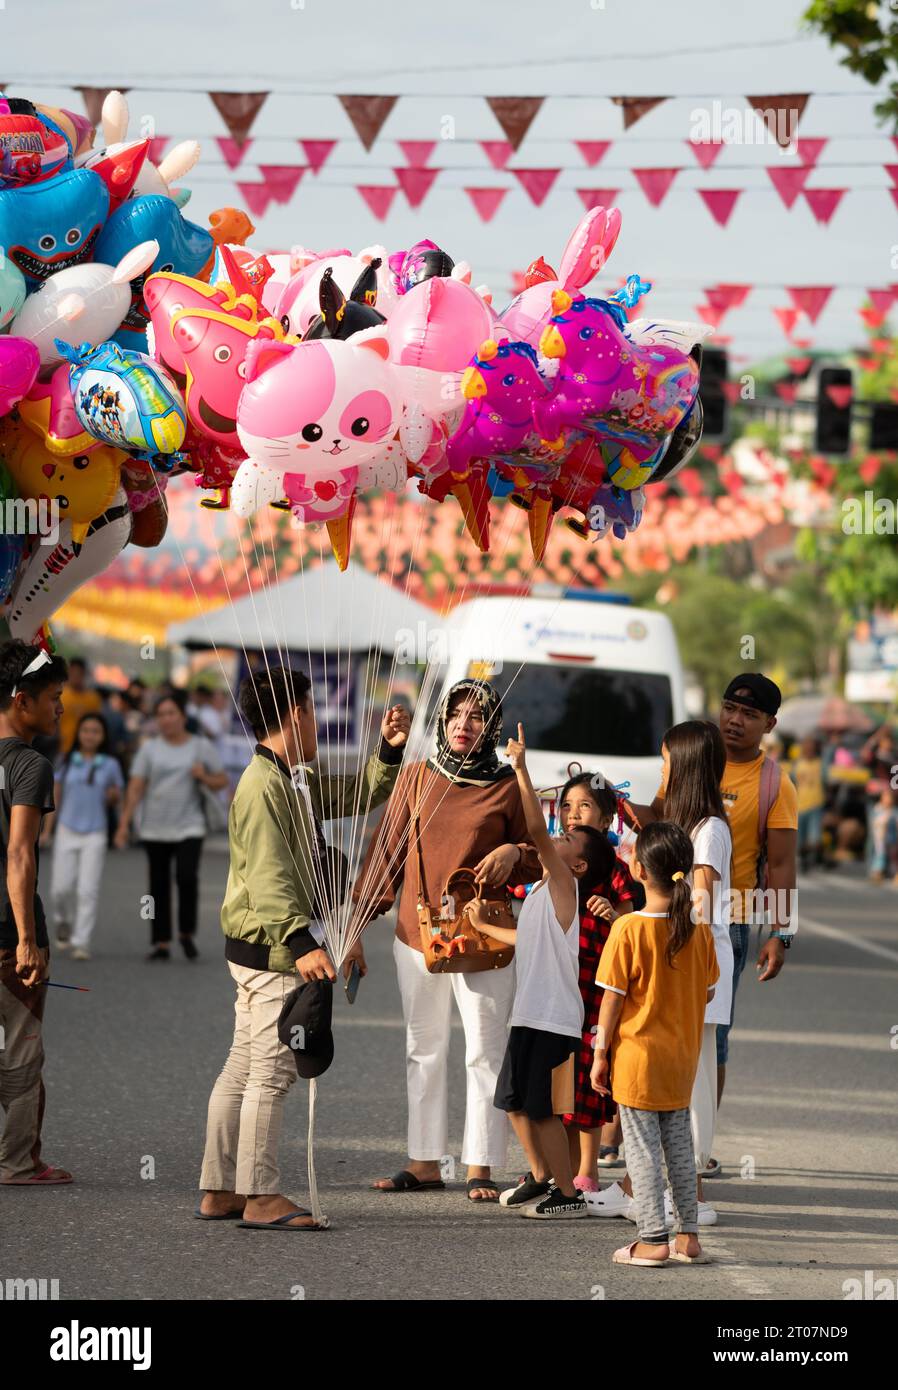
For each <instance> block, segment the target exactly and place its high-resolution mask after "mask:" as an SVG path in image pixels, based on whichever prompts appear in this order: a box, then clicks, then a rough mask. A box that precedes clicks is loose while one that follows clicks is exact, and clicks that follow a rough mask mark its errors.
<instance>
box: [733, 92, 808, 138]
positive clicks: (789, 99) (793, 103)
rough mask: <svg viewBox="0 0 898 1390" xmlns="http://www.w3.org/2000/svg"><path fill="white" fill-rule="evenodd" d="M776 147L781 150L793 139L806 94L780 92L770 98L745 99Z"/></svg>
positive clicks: (802, 111) (805, 100) (805, 102)
mask: <svg viewBox="0 0 898 1390" xmlns="http://www.w3.org/2000/svg"><path fill="white" fill-rule="evenodd" d="M745 99H746V101H747V102H748V104H749V106H750V107H751V108H752V110H753V111H756V112H757V113H758V115H759V116H760V117H761V120H762V121H763V122H764V124H765V126H766V127H767V129H768V130H769V132H770V134H771V135H772V136H773V138H774V140H775V141H776V143H777V144H778V145H781V146H782V148H783V149H785V148H786V146H787V145H790V144H791V143H792V141H793V140H794V139H795V132H796V131H797V129H798V122H799V121H800V120H801V118H802V115H803V114H804V108H805V107H806V106H807V104H808V93H807V92H782V93H780V94H779V95H778V96H771V97H746V98H745Z"/></svg>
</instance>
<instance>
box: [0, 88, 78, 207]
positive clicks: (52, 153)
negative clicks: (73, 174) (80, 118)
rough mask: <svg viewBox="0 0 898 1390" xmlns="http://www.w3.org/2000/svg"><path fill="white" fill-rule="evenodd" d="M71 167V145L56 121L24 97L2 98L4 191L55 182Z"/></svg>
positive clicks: (1, 178)
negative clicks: (39, 110) (55, 177)
mask: <svg viewBox="0 0 898 1390" xmlns="http://www.w3.org/2000/svg"><path fill="white" fill-rule="evenodd" d="M71 163H72V148H71V145H70V143H69V141H68V139H67V138H66V136H65V134H64V133H63V131H62V130H60V129H59V127H58V126H57V125H56V123H55V122H54V121H52V120H49V119H47V118H45V117H42V116H41V115H40V114H39V112H38V110H37V108H36V107H35V106H34V105H33V103H32V102H30V101H27V100H25V99H24V98H22V97H2V96H0V188H21V187H22V186H23V185H25V184H29V183H36V182H38V181H39V180H41V179H48V178H52V177H53V175H54V174H59V173H61V172H62V171H63V170H64V169H66V168H70V167H71Z"/></svg>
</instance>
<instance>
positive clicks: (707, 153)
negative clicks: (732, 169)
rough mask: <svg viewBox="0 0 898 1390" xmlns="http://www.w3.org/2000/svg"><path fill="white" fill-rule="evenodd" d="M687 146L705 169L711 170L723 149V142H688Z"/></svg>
mask: <svg viewBox="0 0 898 1390" xmlns="http://www.w3.org/2000/svg"><path fill="white" fill-rule="evenodd" d="M686 144H687V145H688V146H689V148H690V149H691V151H692V153H693V154H694V155H695V157H696V159H697V160H698V162H699V164H700V165H701V167H702V168H703V169H710V168H711V165H712V164H713V163H714V161H715V160H716V158H717V156H718V155H719V154H720V151H721V150H722V149H723V141H722V140H687V141H686Z"/></svg>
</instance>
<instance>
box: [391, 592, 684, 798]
mask: <svg viewBox="0 0 898 1390" xmlns="http://www.w3.org/2000/svg"><path fill="white" fill-rule="evenodd" d="M444 638H445V640H444V641H443V642H442V643H441V644H440V646H441V652H440V657H441V659H440V660H439V666H440V669H439V671H437V670H436V669H434V667H433V665H431V667H430V668H429V669H428V673H427V677H426V686H425V688H428V687H429V689H430V691H431V692H432V694H431V699H430V700H429V701H427V705H428V715H429V716H432V714H433V712H434V711H435V708H436V704H437V699H438V698H442V696H443V695H444V694H445V692H446V690H447V689H448V688H449V686H451V685H453V684H454V683H455V682H456V681H458V680H462V679H463V678H464V677H466V676H475V677H478V678H481V679H485V680H489V681H490V682H491V683H492V684H493V685H495V687H496V688H497V689H498V690H499V691H500V693H501V694H502V697H503V707H504V717H503V729H504V737H507V736H508V735H510V734H515V733H516V732H517V726H518V721H520V722H521V723H522V724H523V725H524V730H525V737H526V740H527V748H528V753H527V761H528V765H529V767H530V775H531V777H532V778H533V783H534V785H535V786H536V787H537V788H548V787H554V786H559V785H561V784H562V783H563V782H565V781H566V780H567V777H568V775H569V774H568V769H569V766H570V764H571V763H579V764H580V765H581V768H582V770H583V771H588V772H601V773H602V774H603V775H604V777H605V779H606V781H610V782H612V783H614V784H615V785H617V784H619V783H621V782H627V781H628V782H629V783H630V786H629V788H628V789H627V795H628V796H630V797H631V798H632V799H633V800H634V801H639V802H648V801H651V800H652V798H653V797H654V795H655V792H656V791H657V789H658V782H659V776H660V771H661V756H660V749H661V738H662V735H663V734H664V732H665V730H666V729H668V728H669V727H670V726H671V724H677V723H679V722H680V720H682V719H685V718H686V710H685V706H684V702H683V672H682V668H681V666H680V655H679V651H678V649H677V641H676V637H675V636H674V632H673V628H672V627H671V624H670V621H669V619H668V618H666V617H665V616H664V614H663V613H655V612H650V611H649V610H647V609H643V608H634V607H632V606H631V605H630V603H629V601H628V600H627V599H626V598H625V597H624V596H622V595H608V594H602V593H595V594H593V593H590V592H588V591H586V592H583V591H573V592H571V591H568V592H567V593H566V594H564V595H562V596H559V597H539V598H477V599H473V600H472V601H470V602H469V603H462V604H459V606H458V607H457V608H455V609H454V610H453V611H452V613H451V614H450V615H449V617H448V618H447V619H446V622H445V628H444ZM416 722H417V721H416ZM429 728H430V730H432V729H433V722H432V718H431V719H430V720H429ZM430 739H431V740H432V733H431V735H430ZM417 751H418V750H417V749H416V752H417ZM422 751H423V750H422ZM574 770H575V771H576V770H577V769H576V768H575V769H574Z"/></svg>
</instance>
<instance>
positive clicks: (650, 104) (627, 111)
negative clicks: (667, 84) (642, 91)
mask: <svg viewBox="0 0 898 1390" xmlns="http://www.w3.org/2000/svg"><path fill="white" fill-rule="evenodd" d="M611 100H612V101H613V102H614V104H615V106H619V107H620V108H621V110H622V111H623V113H624V130H629V129H630V127H631V126H632V125H635V124H636V122H637V121H641V120H642V118H643V116H647V115H648V113H649V112H650V111H654V109H655V107H656V106H660V105H661V103H662V101H667V97H612V98H611Z"/></svg>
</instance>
